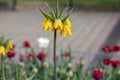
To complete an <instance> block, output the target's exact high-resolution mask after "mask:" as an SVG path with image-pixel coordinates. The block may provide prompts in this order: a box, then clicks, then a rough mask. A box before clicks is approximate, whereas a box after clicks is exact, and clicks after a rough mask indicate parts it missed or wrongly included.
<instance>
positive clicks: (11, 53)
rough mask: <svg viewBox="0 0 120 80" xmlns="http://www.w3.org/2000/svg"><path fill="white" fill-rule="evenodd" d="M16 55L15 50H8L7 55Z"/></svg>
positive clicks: (10, 56)
mask: <svg viewBox="0 0 120 80" xmlns="http://www.w3.org/2000/svg"><path fill="white" fill-rule="evenodd" d="M14 56H15V52H13V51H8V52H7V57H9V58H12V57H14Z"/></svg>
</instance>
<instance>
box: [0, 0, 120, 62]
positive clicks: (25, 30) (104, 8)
mask: <svg viewBox="0 0 120 80" xmlns="http://www.w3.org/2000/svg"><path fill="white" fill-rule="evenodd" d="M46 1H47V2H48V3H49V4H50V5H51V6H54V5H55V4H56V3H55V2H56V0H0V35H4V36H5V37H6V38H10V39H11V40H12V42H13V43H14V44H15V45H16V47H17V48H18V50H19V48H21V46H22V42H23V41H25V40H28V41H30V43H31V45H32V46H33V47H34V48H35V49H37V50H39V48H38V42H37V39H38V38H40V37H45V38H48V39H49V40H50V44H49V49H50V50H51V49H52V46H53V45H52V44H53V33H52V32H50V31H43V29H42V18H43V16H42V14H41V13H40V11H39V7H40V8H42V10H44V11H47V10H48V9H47V7H46V5H45V2H46ZM60 3H61V4H60V5H59V6H60V7H62V6H66V11H68V10H70V9H71V8H72V7H74V9H73V11H72V13H71V15H70V20H71V22H72V31H73V35H72V36H67V37H66V38H64V37H61V36H60V35H59V34H58V39H57V51H58V53H59V51H60V50H61V49H63V50H64V49H65V50H67V49H68V46H70V47H71V50H72V51H73V53H74V54H76V55H75V56H78V55H80V56H84V57H85V60H88V59H89V58H88V57H91V59H89V60H88V61H91V60H93V58H94V57H95V56H96V55H97V54H98V53H101V46H102V45H104V44H110V45H113V44H114V43H117V44H120V0H60Z"/></svg>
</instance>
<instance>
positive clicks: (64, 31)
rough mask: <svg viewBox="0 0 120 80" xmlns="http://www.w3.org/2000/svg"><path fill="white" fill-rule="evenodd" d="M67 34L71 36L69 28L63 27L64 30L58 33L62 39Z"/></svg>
mask: <svg viewBox="0 0 120 80" xmlns="http://www.w3.org/2000/svg"><path fill="white" fill-rule="evenodd" d="M67 33H68V34H70V35H72V31H71V29H70V27H68V26H64V28H63V29H62V30H61V31H60V34H61V35H62V36H64V37H66V35H67Z"/></svg>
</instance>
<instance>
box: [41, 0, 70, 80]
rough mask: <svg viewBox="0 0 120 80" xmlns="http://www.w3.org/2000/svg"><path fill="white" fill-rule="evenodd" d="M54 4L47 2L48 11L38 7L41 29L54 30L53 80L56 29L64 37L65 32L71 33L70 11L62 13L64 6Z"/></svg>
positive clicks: (55, 75)
mask: <svg viewBox="0 0 120 80" xmlns="http://www.w3.org/2000/svg"><path fill="white" fill-rule="evenodd" d="M58 1H59V0H57V4H56V6H55V8H51V7H49V5H48V4H47V7H48V9H49V12H48V13H45V12H43V11H42V10H41V9H40V12H41V13H42V14H43V16H44V18H43V23H42V24H43V29H44V30H50V31H53V32H54V47H53V54H54V60H53V61H54V80H57V73H56V39H57V31H59V32H60V34H61V35H62V36H64V37H66V35H67V34H70V35H72V31H71V22H70V20H69V18H68V17H69V15H70V12H71V11H70V12H68V14H67V15H65V14H64V8H62V9H61V10H59V4H58Z"/></svg>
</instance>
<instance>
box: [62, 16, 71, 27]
mask: <svg viewBox="0 0 120 80" xmlns="http://www.w3.org/2000/svg"><path fill="white" fill-rule="evenodd" d="M64 24H65V25H67V26H69V27H71V25H72V24H71V22H70V20H69V19H68V18H67V19H66V20H65V21H64Z"/></svg>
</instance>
